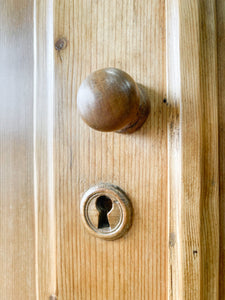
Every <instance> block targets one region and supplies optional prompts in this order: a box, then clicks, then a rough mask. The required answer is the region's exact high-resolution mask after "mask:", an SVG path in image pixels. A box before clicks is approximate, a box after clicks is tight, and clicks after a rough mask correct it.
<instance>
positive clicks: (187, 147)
mask: <svg viewBox="0 0 225 300" xmlns="http://www.w3.org/2000/svg"><path fill="white" fill-rule="evenodd" d="M209 11H210V14H209V13H208V12H209ZM167 84H168V89H167V90H168V103H169V123H168V127H169V130H168V181H169V193H168V201H169V207H170V210H169V216H168V218H169V236H170V239H169V241H170V242H169V251H168V256H169V270H168V274H169V299H184V298H185V299H218V277H219V272H218V268H219V206H218V204H219V196H218V116H217V114H218V96H217V49H216V9H215V1H210V0H204V1H202V2H201V3H196V2H195V1H176V0H175V1H172V2H171V1H167ZM174 105H175V106H177V109H174ZM174 128H177V130H175V131H174ZM179 170H180V173H179ZM212 245H213V246H212Z"/></svg>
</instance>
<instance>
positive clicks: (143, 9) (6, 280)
mask: <svg viewBox="0 0 225 300" xmlns="http://www.w3.org/2000/svg"><path fill="white" fill-rule="evenodd" d="M0 8H1V10H0V15H1V20H0V24H1V28H2V30H1V33H0V41H1V45H2V47H1V49H0V53H1V55H0V62H1V71H0V73H1V79H2V80H1V90H2V96H3V97H2V100H1V102H0V108H1V109H0V138H1V140H0V141H1V143H0V147H1V148H0V162H1V164H0V174H1V177H0V187H1V189H0V229H1V232H0V269H1V270H2V272H1V275H0V287H1V290H0V299H3V300H5V299H7V300H8V299H15V298H16V299H52V300H54V299H62V300H67V299H76V300H77V299H79V300H89V299H90V300H101V299H102V300H103V299H104V300H111V299H121V300H122V299H124V300H125V299H127V300H128V299H129V300H132V299H138V300H141V299H146V300H147V299H152V300H156V299H178V300H180V299H191V300H192V299H209V300H212V299H225V298H224V297H225V296H224V294H225V293H224V286H225V284H224V270H223V266H224V262H223V261H224V253H223V252H224V251H223V248H224V247H223V241H224V240H225V239H224V237H223V236H224V232H223V213H224V209H223V206H224V205H223V202H224V201H223V198H224V197H223V196H224V195H223V185H224V184H223V178H224V176H223V173H224V172H223V169H224V168H223V161H224V159H223V156H224V155H223V119H224V117H223V115H224V114H223V105H224V104H223V103H224V96H223V77H224V75H223V61H224V60H223V48H224V39H223V33H224V20H225V8H224V4H223V1H222V0H221V1H220V0H218V1H215V0H203V1H195V0H181V1H178V0H171V1H165V0H143V1H136V0H123V1H118V0H112V1H104V0H98V1H94V0H71V1H66V0H61V1H59V0H58V1H52V0H46V1H42V0H40V1H34V2H33V3H32V2H29V3H28V1H26V0H19V1H17V2H16V4H15V3H14V2H13V1H7V2H5V3H3V2H2V3H0ZM105 67H116V68H119V69H122V70H124V71H126V72H127V73H129V74H130V75H131V76H132V77H133V78H134V80H135V81H136V82H138V83H140V84H141V85H142V86H144V88H145V91H146V92H147V94H148V97H149V101H150V107H151V110H150V115H149V117H148V119H147V121H146V122H145V124H144V126H143V127H142V128H141V129H140V130H138V131H137V132H135V133H133V134H118V133H112V132H110V133H103V132H97V131H94V130H93V129H91V128H89V127H88V126H87V125H86V124H85V123H84V122H83V121H82V120H81V118H80V116H79V114H78V111H77V105H76V95H77V90H78V88H79V85H80V84H81V82H82V80H83V79H84V78H85V77H86V76H87V75H88V74H90V73H91V72H92V71H94V70H97V69H101V68H105ZM218 95H219V97H218ZM218 99H219V101H218ZM218 112H219V126H220V127H219V128H220V131H219V133H220V147H219V148H218ZM218 150H219V153H220V174H221V176H220V179H221V180H220V187H221V188H220V199H221V202H220V203H221V209H220V220H221V221H220V225H221V227H220V228H221V231H220V232H221V235H220V236H221V238H220V245H221V247H220V248H219V167H218V166H219V164H218V158H219V157H218ZM100 182H109V183H112V184H115V185H118V186H120V187H121V188H122V189H123V190H124V191H125V192H126V193H127V195H128V196H129V198H130V200H131V202H132V205H133V224H132V227H131V229H130V230H129V232H128V233H127V234H126V235H125V236H123V237H122V238H120V239H118V240H115V241H105V240H101V239H98V238H95V237H93V236H91V235H89V234H88V232H87V231H86V230H85V228H84V226H83V224H82V222H81V217H80V209H79V207H80V201H81V197H82V195H83V193H84V192H85V191H86V190H87V189H88V188H89V187H91V186H93V185H95V184H98V183H100ZM219 249H220V253H221V256H219ZM220 257H221V260H220V262H221V264H220V265H221V268H220V274H219V258H220ZM219 275H220V276H219ZM219 281H220V288H219Z"/></svg>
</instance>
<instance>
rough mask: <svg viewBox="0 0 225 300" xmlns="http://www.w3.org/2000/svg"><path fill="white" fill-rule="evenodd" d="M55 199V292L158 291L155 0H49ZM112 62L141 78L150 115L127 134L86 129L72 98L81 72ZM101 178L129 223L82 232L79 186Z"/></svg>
mask: <svg viewBox="0 0 225 300" xmlns="http://www.w3.org/2000/svg"><path fill="white" fill-rule="evenodd" d="M54 7H55V10H54V23H55V24H54V26H55V32H54V38H55V42H57V40H58V39H59V38H60V37H64V38H65V39H66V40H67V41H68V43H67V47H66V48H65V49H64V50H61V51H55V136H54V140H55V147H54V149H55V150H54V152H55V165H54V176H55V178H54V180H55V200H56V233H57V234H56V239H57V241H56V244H57V295H58V299H75V298H76V299H85V300H88V299H92V300H94V299H98V300H101V299H107V300H110V299H117V300H118V299H129V300H130V299H166V298H167V243H168V241H167V113H166V110H167V106H166V104H165V103H163V99H164V97H165V93H166V73H165V66H166V63H165V55H166V53H165V7H164V1H148V0H145V1H129V0H127V1H116V0H113V1H90V0H85V1H83V0H82V1H56V2H55V4H54ZM108 66H115V67H117V68H121V69H123V70H124V71H126V72H128V73H129V74H130V75H131V76H132V77H133V78H134V79H135V80H136V81H137V82H139V83H141V84H143V85H144V86H146V88H147V90H148V93H149V96H150V99H151V116H150V118H149V119H148V121H147V123H146V124H145V125H144V127H143V128H142V129H141V130H140V131H139V132H137V133H134V134H132V135H122V134H116V133H100V132H95V131H93V130H91V129H89V128H88V127H87V126H86V125H85V124H84V123H83V122H82V120H81V119H80V117H79V116H78V113H77V108H76V93H77V88H78V86H79V84H80V83H81V81H82V80H83V79H84V78H85V77H86V76H87V75H88V74H89V73H90V72H91V71H94V70H96V69H99V68H103V67H108ZM99 182H110V183H113V184H117V185H119V186H120V187H121V188H122V189H123V190H124V191H126V192H127V194H128V195H129V197H130V199H131V201H132V203H133V207H134V220H133V226H132V228H131V230H130V231H129V232H128V234H127V235H126V236H125V237H124V238H122V239H120V240H116V241H113V242H106V241H103V240H100V239H96V238H94V237H91V236H89V235H88V233H87V232H86V231H85V230H84V228H83V225H82V224H81V220H80V215H79V204H80V199H81V195H82V194H83V192H84V191H85V190H87V189H88V188H89V187H90V186H91V185H93V184H96V183H99Z"/></svg>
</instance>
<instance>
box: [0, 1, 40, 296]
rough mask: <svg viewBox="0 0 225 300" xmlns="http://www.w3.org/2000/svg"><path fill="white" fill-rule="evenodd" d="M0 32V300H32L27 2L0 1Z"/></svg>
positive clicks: (30, 8) (30, 5) (29, 5)
mask: <svg viewBox="0 0 225 300" xmlns="http://www.w3.org/2000/svg"><path fill="white" fill-rule="evenodd" d="M0 28H1V30H0V45H1V47H0V66H1V70H0V90H1V100H0V270H1V273H0V299H1V300H9V299H36V278H35V213H34V184H33V178H34V174H33V72H34V69H33V3H32V1H30V2H28V1H25V0H18V1H11V0H9V1H1V2H0Z"/></svg>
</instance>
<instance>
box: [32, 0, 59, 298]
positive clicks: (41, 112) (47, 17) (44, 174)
mask: <svg viewBox="0 0 225 300" xmlns="http://www.w3.org/2000/svg"><path fill="white" fill-rule="evenodd" d="M34 14H35V18H34V24H35V28H34V36H35V39H34V83H35V89H34V175H35V181H34V182H35V187H36V190H35V202H36V212H37V215H36V217H37V221H36V239H37V240H36V249H37V256H36V264H37V269H36V276H37V280H38V286H37V299H49V297H50V295H55V293H56V230H55V220H56V218H55V199H54V180H53V176H54V150H53V147H54V143H53V126H54V123H53V122H54V120H53V114H54V106H53V101H54V99H53V98H54V95H53V93H54V91H53V78H54V62H53V56H54V55H53V53H54V39H53V3H52V1H51V0H50V1H46V0H44V1H36V3H35V11H34ZM52 299H54V298H52Z"/></svg>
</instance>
